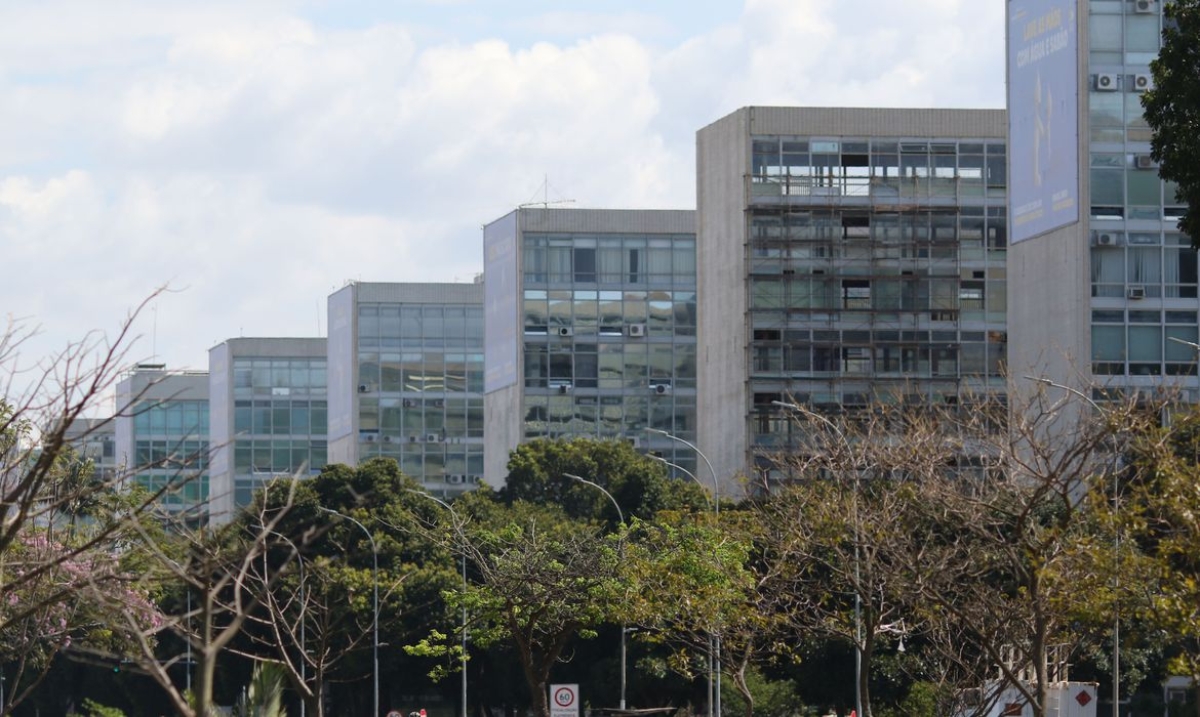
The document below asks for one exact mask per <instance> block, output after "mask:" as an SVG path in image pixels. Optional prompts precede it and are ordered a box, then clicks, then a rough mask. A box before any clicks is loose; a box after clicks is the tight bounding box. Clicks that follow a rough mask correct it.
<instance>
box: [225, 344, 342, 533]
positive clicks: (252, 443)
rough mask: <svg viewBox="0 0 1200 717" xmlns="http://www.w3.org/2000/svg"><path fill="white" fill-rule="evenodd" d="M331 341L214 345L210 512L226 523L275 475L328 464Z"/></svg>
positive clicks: (300, 472)
mask: <svg viewBox="0 0 1200 717" xmlns="http://www.w3.org/2000/svg"><path fill="white" fill-rule="evenodd" d="M325 353H326V341H325V339H322V338H237V339H230V340H228V341H225V342H224V343H221V344H219V345H217V346H214V347H213V348H212V349H210V350H209V352H208V396H209V425H210V428H209V440H210V441H211V446H212V456H211V459H210V463H209V505H210V510H209V513H210V520H211V521H212V522H214V523H223V522H227V521H228V520H230V519H231V518H232V517H233V515H234V513H235V512H236V510H237V509H239V508H243V507H245V506H247V505H249V504H250V502H251V500H252V498H253V495H254V492H255V491H257V490H258V489H259V488H261V487H263V486H264V485H265V484H266V483H267V482H269V481H270V480H271V479H272V478H274V477H276V476H281V475H282V476H293V475H311V474H314V473H316V472H318V471H320V469H321V468H323V467H324V466H325V462H326V454H327V446H326V443H327V442H326V430H327V428H326V426H327V425H328V422H327V413H328V397H327V388H326V386H327V381H326V370H325V365H326V356H325Z"/></svg>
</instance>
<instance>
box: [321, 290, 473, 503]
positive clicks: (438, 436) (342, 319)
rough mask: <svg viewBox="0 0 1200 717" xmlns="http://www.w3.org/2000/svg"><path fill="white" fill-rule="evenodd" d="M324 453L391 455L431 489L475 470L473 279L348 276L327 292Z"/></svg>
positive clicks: (445, 489) (349, 460) (450, 487)
mask: <svg viewBox="0 0 1200 717" xmlns="http://www.w3.org/2000/svg"><path fill="white" fill-rule="evenodd" d="M328 359H329V461H330V462H331V463H346V464H349V465H356V464H358V463H359V462H361V461H363V460H366V459H368V458H372V457H375V456H387V457H391V458H395V459H396V460H397V461H398V462H399V463H400V467H401V469H402V470H403V471H404V473H405V474H406V475H408V476H410V477H412V478H415V479H417V480H418V481H422V482H423V483H424V484H425V486H426V487H427V488H428V489H430V490H432V491H435V492H441V493H443V494H445V493H451V492H460V491H462V490H465V489H466V488H468V487H470V486H472V485H474V484H475V483H477V482H479V480H480V479H481V477H482V475H483V286H481V285H480V284H477V283H476V284H451V283H445V284H416V283H414V284H391V283H369V282H355V283H352V284H349V285H347V286H346V287H345V288H343V289H341V290H340V291H338V292H336V293H334V294H333V295H332V296H330V297H329V345H328Z"/></svg>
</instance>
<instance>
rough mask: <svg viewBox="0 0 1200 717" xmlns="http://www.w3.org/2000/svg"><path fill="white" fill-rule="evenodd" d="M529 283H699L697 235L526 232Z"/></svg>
mask: <svg viewBox="0 0 1200 717" xmlns="http://www.w3.org/2000/svg"><path fill="white" fill-rule="evenodd" d="M522 269H523V272H524V275H525V283H526V285H529V284H545V283H550V284H554V283H583V284H614V285H633V286H643V285H660V286H670V285H672V284H674V285H681V286H695V284H696V239H695V236H693V235H687V234H679V235H666V236H663V235H656V236H649V237H647V236H640V235H628V236H627V235H599V236H594V237H592V236H587V235H569V236H559V235H543V234H526V235H525V238H524V249H523V266H522Z"/></svg>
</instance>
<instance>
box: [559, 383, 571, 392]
mask: <svg viewBox="0 0 1200 717" xmlns="http://www.w3.org/2000/svg"><path fill="white" fill-rule="evenodd" d="M557 388H558V392H559V393H570V392H571V384H569V383H560V384H558V386H557Z"/></svg>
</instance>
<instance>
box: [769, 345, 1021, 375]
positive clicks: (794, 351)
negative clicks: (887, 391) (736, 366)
mask: <svg viewBox="0 0 1200 717" xmlns="http://www.w3.org/2000/svg"><path fill="white" fill-rule="evenodd" d="M1004 355H1005V347H1004V345H1003V344H998V343H964V344H957V345H948V346H903V345H893V346H887V345H884V346H874V347H871V346H843V345H833V346H822V345H818V344H786V345H783V346H757V345H756V346H753V347H752V348H751V365H752V370H753V372H754V374H755V376H756V377H759V378H761V377H763V376H764V375H791V376H793V377H795V375H796V374H822V375H829V374H840V375H844V376H884V377H887V376H892V377H898V376H911V377H914V378H929V377H936V376H949V377H954V376H959V375H960V374H961V375H968V374H975V375H986V376H999V375H1000V374H1001V372H1002V370H1003V362H1004Z"/></svg>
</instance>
